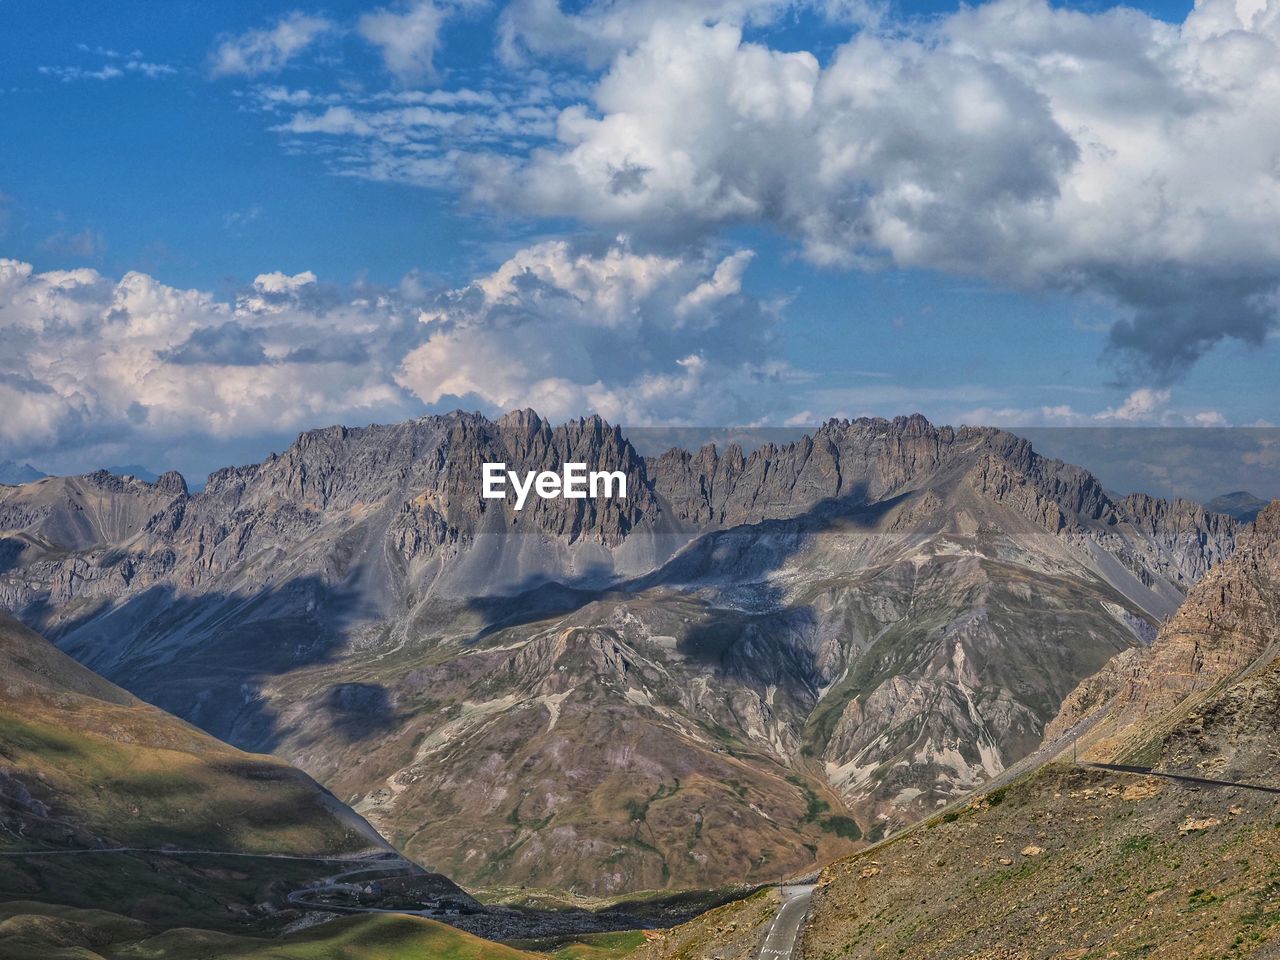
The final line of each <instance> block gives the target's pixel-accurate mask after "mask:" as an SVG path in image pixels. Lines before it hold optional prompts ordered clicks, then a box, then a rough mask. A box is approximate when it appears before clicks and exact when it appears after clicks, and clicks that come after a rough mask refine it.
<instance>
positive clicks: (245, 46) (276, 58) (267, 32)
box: [209, 11, 334, 77]
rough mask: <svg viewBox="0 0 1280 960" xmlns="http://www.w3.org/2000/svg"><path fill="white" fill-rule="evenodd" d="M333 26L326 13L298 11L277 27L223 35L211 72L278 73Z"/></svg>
mask: <svg viewBox="0 0 1280 960" xmlns="http://www.w3.org/2000/svg"><path fill="white" fill-rule="evenodd" d="M333 29H334V25H333V23H332V22H331V21H330V20H328V19H326V18H324V17H319V16H311V15H308V14H304V13H300V12H296V11H295V12H293V13H290V14H288V15H287V16H284V17H282V18H281V19H280V20H278V21H277V22H276V24H275V26H273V27H270V28H265V29H254V30H246V31H245V32H244V33H241V34H237V35H235V36H229V37H224V38H222V40H221V41H220V42H219V43H218V45H217V47H216V48H215V49H214V51H213V53H212V55H211V57H210V67H209V72H210V73H211V74H212V75H213V76H215V77H230V76H246V77H256V76H259V75H261V74H265V73H277V72H279V71H280V70H282V69H284V67H285V66H286V65H287V64H288V63H289V61H290V60H292V59H293V58H294V57H296V56H297V55H298V54H300V53H302V52H303V51H304V50H306V49H307V48H308V47H309V46H311V45H312V44H313V43H315V41H316V40H318V39H319V38H320V37H321V36H323V35H324V34H326V33H329V32H330V31H331V30H333Z"/></svg>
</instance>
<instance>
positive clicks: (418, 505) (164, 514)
mask: <svg viewBox="0 0 1280 960" xmlns="http://www.w3.org/2000/svg"><path fill="white" fill-rule="evenodd" d="M496 461H504V462H507V463H508V464H509V466H510V467H511V468H512V469H519V470H542V469H551V470H557V471H558V470H559V469H560V467H561V465H562V464H563V463H564V462H565V461H573V462H582V463H586V464H587V465H588V468H589V469H608V470H620V471H622V472H624V473H625V474H626V475H627V477H628V480H629V490H630V496H629V497H628V498H627V499H626V500H625V501H619V500H612V501H592V500H545V501H544V500H536V501H532V502H531V503H530V505H529V506H528V507H526V508H525V510H523V511H520V512H517V511H515V510H513V509H512V507H511V504H510V503H504V502H499V501H486V500H484V499H483V498H482V497H481V496H480V475H481V470H480V467H481V464H483V463H485V462H496ZM1236 530H1237V526H1236V523H1235V521H1234V520H1232V519H1230V518H1228V517H1225V516H1221V515H1217V514H1212V513H1210V512H1208V511H1206V510H1205V509H1204V508H1203V507H1200V506H1199V505H1197V504H1193V503H1190V502H1188V501H1164V500H1159V499H1156V498H1152V497H1147V496H1145V495H1140V494H1138V495H1133V496H1128V497H1123V498H1113V497H1111V496H1109V495H1108V494H1107V493H1106V492H1105V491H1104V490H1103V488H1102V486H1101V485H1100V484H1099V483H1098V481H1097V480H1096V478H1094V477H1093V476H1092V475H1091V474H1089V473H1088V472H1087V471H1085V470H1083V469H1081V468H1078V467H1073V466H1070V465H1068V464H1064V463H1061V462H1060V461H1055V460H1049V459H1046V458H1043V457H1041V456H1039V455H1038V454H1036V453H1035V452H1034V451H1033V450H1032V449H1031V446H1030V444H1028V443H1027V442H1026V441H1025V440H1022V439H1020V438H1018V437H1016V436H1013V435H1011V434H1009V433H1006V432H1003V431H999V430H994V429H987V428H960V429H953V428H950V427H938V426H934V425H932V424H930V423H929V422H928V421H927V420H925V419H924V418H923V417H919V416H912V417H900V418H897V419H895V420H882V419H860V420H853V421H847V420H833V421H829V422H828V423H826V424H824V425H823V426H822V427H821V428H819V429H818V430H817V431H815V432H814V434H813V435H812V436H809V437H805V438H803V439H802V440H800V441H797V442H795V443H791V444H787V445H785V446H775V445H766V446H764V447H762V448H760V449H758V450H755V451H753V452H752V453H750V454H746V453H744V451H742V450H741V449H739V448H737V447H734V446H730V447H727V448H725V449H723V450H721V449H718V448H716V447H714V446H706V447H703V448H702V449H700V450H697V451H683V450H672V451H669V452H667V453H665V454H663V455H661V456H657V457H643V456H640V455H639V454H638V453H637V451H636V450H635V448H634V447H633V446H632V445H631V443H630V442H629V441H628V440H627V439H626V437H625V436H624V435H623V433H622V431H621V430H620V429H618V428H617V427H615V426H611V425H609V424H607V423H605V422H604V421H603V420H601V419H600V418H598V417H590V418H584V419H580V420H576V421H571V422H570V423H567V424H561V425H559V426H554V425H552V424H550V423H548V422H547V421H545V420H544V419H542V418H541V417H539V416H538V415H537V414H535V413H533V412H532V411H518V412H515V413H511V414H508V415H506V416H504V417H502V418H499V419H498V420H496V421H491V420H488V419H486V418H484V417H481V416H479V415H475V414H463V413H456V414H450V415H447V416H439V417H426V418H421V419H418V420H414V421H409V422H406V423H400V424H391V425H385V426H371V427H366V428H346V427H331V428H326V429H323V430H314V431H308V432H307V433H304V434H302V435H301V436H300V437H299V438H298V440H297V442H295V443H294V444H293V445H292V446H291V447H290V448H289V449H288V450H286V451H284V452H283V453H282V454H280V455H273V456H272V457H269V458H268V459H266V460H265V461H263V462H262V463H260V464H254V465H249V466H245V467H235V468H227V469H225V470H221V471H217V472H215V473H214V474H212V475H211V476H210V478H209V481H208V484H207V486H206V487H205V489H204V490H203V491H202V492H200V493H196V494H192V493H191V492H190V491H188V490H187V488H186V484H185V482H183V480H182V478H181V477H179V476H178V475H176V474H166V475H165V476H163V477H161V478H159V480H158V481H157V482H156V483H154V484H149V483H145V482H143V481H140V480H137V479H125V478H120V477H115V476H112V475H111V474H107V473H99V474H93V475H90V476H87V477H79V478H58V479H55V480H46V481H42V482H41V483H39V484H34V485H29V486H27V487H22V488H16V489H13V490H6V491H4V492H0V531H6V532H5V533H3V535H2V536H0V603H2V604H4V605H5V606H7V607H9V608H10V609H12V610H14V611H15V612H17V613H19V615H21V616H22V617H24V618H26V619H28V620H29V621H30V622H32V623H33V624H36V625H38V626H40V627H42V628H43V629H46V630H47V631H49V632H50V634H51V635H52V636H54V638H55V639H56V640H57V642H58V644H59V645H60V646H61V647H62V648H63V649H65V650H67V651H68V652H70V653H72V654H73V655H75V656H76V657H77V658H78V659H80V660H81V661H82V662H84V663H86V664H88V665H90V666H92V667H93V668H94V669H97V670H99V671H100V672H102V673H103V674H105V675H107V676H108V677H110V678H112V679H113V680H115V681H117V682H119V683H122V684H123V685H125V686H126V687H128V688H129V689H131V690H133V691H135V692H137V693H139V694H141V695H143V696H145V697H146V698H147V699H149V700H151V701H152V702H155V703H158V704H160V705H162V706H165V707H167V708H169V709H171V710H175V711H177V712H179V713H181V714H182V715H183V716H184V717H186V718H187V719H189V720H191V721H192V722H194V723H196V724H198V725H200V726H202V727H204V728H205V729H207V730H210V731H211V732H213V733H215V734H216V735H218V736H220V737H223V738H224V739H228V740H230V741H231V742H234V743H237V744H239V745H242V746H245V747H249V748H252V749H256V750H272V751H276V752H278V753H280V754H281V755H283V756H285V757H288V758H289V759H291V760H293V761H294V762H296V763H298V764H299V765H301V766H302V767H303V768H304V769H306V770H307V771H308V772H310V773H311V774H313V775H314V776H316V777H317V778H318V779H320V780H321V781H322V782H324V783H326V784H327V785H328V786H330V788H331V789H334V790H335V791H336V792H337V793H338V794H339V795H340V796H341V797H343V798H344V799H346V800H348V801H349V802H351V803H352V804H354V805H356V806H357V807H358V809H359V810H360V811H361V812H362V813H364V814H365V815H366V816H367V817H369V818H370V819H371V820H372V821H373V822H374V823H375V825H377V826H378V827H379V828H380V829H382V830H383V831H384V833H386V834H387V835H388V836H391V837H393V838H394V839H396V841H397V843H398V844H399V845H401V846H403V847H404V848H405V849H406V850H407V852H409V853H410V854H411V855H413V856H415V857H417V858H419V859H421V860H423V861H424V862H425V863H427V864H428V865H429V866H432V867H434V868H437V869H441V870H443V871H445V872H448V873H450V874H451V875H453V876H455V877H456V878H458V879H460V880H464V881H469V882H499V881H500V882H519V883H533V884H539V885H547V886H569V885H577V886H578V887H579V888H580V889H582V888H590V889H595V890H599V891H601V892H608V891H618V890H625V889H643V888H652V887H659V886H669V885H690V884H715V883H719V882H721V881H723V880H726V879H741V878H743V877H747V878H752V877H755V878H767V877H769V876H771V875H775V874H776V871H777V870H779V869H786V870H789V869H792V868H800V867H802V866H804V865H805V863H806V862H811V861H812V860H816V859H821V858H827V857H830V856H833V855H835V854H837V853H839V852H842V851H847V850H848V849H851V848H853V847H854V846H856V844H858V843H860V842H863V838H865V837H866V836H873V837H874V836H876V835H878V834H880V833H882V832H884V831H885V830H887V829H890V828H892V827H893V826H894V825H897V824H900V823H903V822H907V821H910V820H912V819H916V818H918V817H920V816H923V815H925V814H927V813H928V811H929V810H931V809H933V808H934V807H935V806H936V805H937V804H938V803H942V802H946V801H947V799H948V798H951V797H953V796H955V795H957V794H958V793H962V792H964V791H966V790H968V789H971V788H972V787H973V786H975V785H977V784H978V783H981V782H982V781H983V780H985V779H986V778H988V777H991V776H993V775H995V774H997V773H998V772H999V771H1000V770H1002V769H1003V768H1004V767H1006V766H1007V765H1008V764H1010V763H1012V762H1013V761H1015V760H1016V759H1018V758H1019V757H1021V756H1023V755H1025V754H1026V753H1028V752H1029V751H1031V750H1032V749H1034V748H1035V746H1036V745H1037V744H1038V743H1039V741H1040V738H1041V736H1042V734H1043V728H1044V725H1045V724H1046V723H1047V722H1049V720H1051V719H1052V718H1053V716H1054V715H1055V714H1056V713H1057V712H1058V709H1059V705H1060V704H1061V701H1062V699H1063V698H1064V697H1065V696H1066V695H1067V694H1068V693H1069V692H1070V691H1071V689H1072V688H1073V687H1075V686H1076V685H1077V684H1078V683H1079V682H1080V681H1081V680H1083V679H1084V678H1085V677H1087V676H1089V675H1091V674H1093V673H1094V672H1095V671H1096V670H1097V669H1098V668H1099V667H1101V666H1102V665H1103V663H1105V662H1106V661H1107V660H1108V659H1110V658H1111V657H1112V656H1114V655H1115V654H1117V653H1118V652H1120V651H1123V650H1125V649H1127V648H1130V647H1135V646H1141V645H1143V644H1145V643H1147V642H1149V641H1150V639H1151V637H1152V636H1154V633H1155V628H1156V625H1157V624H1158V623H1159V621H1160V620H1162V619H1163V618H1164V617H1166V616H1168V615H1169V614H1171V613H1172V612H1173V611H1174V610H1175V609H1176V608H1177V606H1178V605H1179V603H1180V602H1181V600H1182V598H1183V595H1184V594H1185V592H1186V590H1187V589H1189V588H1190V586H1191V585H1192V584H1193V583H1195V582H1196V581H1197V580H1199V579H1200V578H1201V577H1203V576H1204V575H1205V573H1206V572H1207V571H1208V570H1209V569H1210V568H1211V567H1213V566H1214V565H1216V564H1217V563H1219V562H1220V561H1221V560H1222V559H1224V558H1225V557H1227V556H1229V555H1230V554H1231V552H1232V550H1233V549H1234V543H1235V536H1236ZM566 770H569V771H572V772H573V773H572V776H569V777H567V778H566Z"/></svg>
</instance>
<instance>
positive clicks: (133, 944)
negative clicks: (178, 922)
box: [0, 903, 537, 960]
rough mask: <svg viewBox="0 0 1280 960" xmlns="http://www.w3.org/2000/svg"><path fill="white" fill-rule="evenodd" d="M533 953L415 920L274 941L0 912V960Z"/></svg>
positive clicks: (489, 959) (360, 923)
mask: <svg viewBox="0 0 1280 960" xmlns="http://www.w3.org/2000/svg"><path fill="white" fill-rule="evenodd" d="M535 956H537V955H536V954H530V953H525V952H522V951H520V950H515V949H512V948H511V947H504V946H502V945H501V944H496V943H490V942H489V941H487V940H481V939H479V938H478V937H473V936H471V935H469V934H466V933H463V932H462V931H460V930H455V929H454V928H453V927H449V926H445V925H444V924H441V923H436V922H435V921H433V920H423V919H419V918H417V917H404V916H393V915H376V916H367V917H352V918H348V919H342V920H335V921H333V922H331V923H326V924H323V925H322V926H318V927H312V928H311V929H309V930H306V931H303V932H301V933H297V934H293V935H289V936H285V937H276V938H261V937H250V936H237V935H232V934H227V933H218V932H214V931H209V930H200V929H175V930H168V931H166V932H164V933H160V934H155V933H154V932H152V931H151V930H149V929H148V928H147V927H146V926H144V925H143V924H140V923H138V922H137V921H133V920H129V919H127V918H124V917H121V916H118V915H115V914H111V913H107V912H104V911H100V910H74V909H71V908H67V907H54V906H49V905H46V904H36V903H10V904H6V905H3V906H0V960H33V958H36V957H39V958H41V960H214V958H216V960H424V958H430V960H532V958H534V957H535Z"/></svg>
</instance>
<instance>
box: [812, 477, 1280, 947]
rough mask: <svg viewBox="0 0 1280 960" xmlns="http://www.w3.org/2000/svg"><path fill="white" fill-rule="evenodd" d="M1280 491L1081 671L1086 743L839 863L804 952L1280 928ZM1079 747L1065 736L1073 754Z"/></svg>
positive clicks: (1261, 932) (1075, 709)
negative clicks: (1165, 605)
mask: <svg viewBox="0 0 1280 960" xmlns="http://www.w3.org/2000/svg"><path fill="white" fill-rule="evenodd" d="M1278 605H1280V503H1276V504H1273V505H1272V506H1270V507H1268V508H1267V509H1266V510H1264V511H1263V512H1262V514H1261V515H1260V516H1259V518H1258V523H1257V527H1256V529H1255V530H1254V531H1253V532H1252V533H1251V534H1250V535H1249V536H1248V537H1247V538H1246V539H1245V540H1244V542H1243V544H1242V546H1241V547H1240V549H1239V550H1238V551H1237V553H1236V554H1235V556H1233V557H1232V558H1231V559H1230V560H1228V561H1226V562H1224V563H1223V564H1222V565H1221V566H1219V567H1217V568H1216V569H1215V570H1213V571H1211V572H1210V574H1209V575H1208V576H1207V577H1206V578H1205V579H1204V580H1203V581H1202V582H1201V583H1200V584H1199V585H1198V586H1196V587H1195V588H1194V589H1193V590H1192V592H1191V594H1190V595H1189V597H1188V598H1187V601H1186V603H1185V604H1184V605H1183V607H1182V609H1181V610H1180V611H1179V613H1178V614H1177V616H1175V617H1174V618H1172V619H1171V620H1170V621H1169V622H1168V623H1167V624H1166V625H1165V626H1164V628H1163V629H1162V630H1161V632H1160V635H1159V637H1158V639H1157V640H1156V642H1155V643H1154V644H1153V646H1152V647H1151V648H1150V649H1149V650H1146V651H1138V652H1131V653H1126V654H1124V655H1122V656H1120V657H1118V658H1117V659H1116V660H1115V661H1113V662H1112V664H1110V665H1108V667H1107V668H1106V669H1105V670H1104V671H1103V672H1102V673H1101V674H1100V676H1099V677H1098V678H1094V679H1091V680H1090V681H1087V682H1086V683H1084V684H1082V685H1081V686H1080V687H1079V688H1077V690H1076V692H1075V694H1073V696H1072V698H1071V700H1070V701H1069V702H1068V704H1067V706H1066V708H1065V712H1064V716H1063V717H1061V718H1059V720H1058V721H1057V722H1056V723H1055V725H1054V726H1053V727H1052V728H1051V732H1052V730H1062V729H1067V728H1069V727H1071V726H1074V725H1075V724H1077V723H1079V722H1080V721H1081V720H1082V719H1084V718H1087V717H1088V716H1089V715H1090V714H1093V715H1095V716H1096V717H1097V718H1098V719H1097V720H1096V725H1095V726H1094V727H1093V728H1092V730H1090V731H1089V732H1087V733H1086V734H1085V735H1084V737H1082V740H1081V752H1082V754H1084V755H1085V756H1087V757H1089V758H1090V759H1093V760H1097V761H1103V762H1128V763H1134V762H1135V761H1137V760H1140V761H1143V762H1145V763H1146V764H1148V765H1150V766H1151V767H1152V768H1154V769H1155V770H1157V771H1160V772H1172V773H1173V774H1175V775H1177V774H1185V775H1188V776H1194V777H1199V778H1205V779H1210V780H1218V781H1228V782H1231V783H1238V784H1249V785H1257V786H1264V787H1270V788H1273V791H1272V792H1267V791H1264V790H1258V789H1252V788H1250V787H1247V786H1231V785H1214V784H1209V783H1204V782H1202V781H1199V780H1179V779H1177V778H1176V776H1175V777H1173V778H1168V777H1156V776H1146V775H1142V774H1134V773H1124V772H1118V771H1114V770H1103V769H1097V768H1093V767H1088V766H1076V765H1073V764H1072V763H1070V762H1069V760H1067V759H1062V760H1058V761H1055V762H1052V763H1050V764H1048V765H1047V766H1045V767H1043V768H1042V769H1040V770H1038V771H1036V772H1035V773H1033V774H1031V775H1029V776H1027V777H1025V778H1023V779H1021V780H1018V781H1016V782H1014V783H1012V784H1011V785H1009V786H1006V787H1002V788H1000V789H998V790H996V791H994V792H992V793H989V794H987V795H985V796H980V797H978V798H977V799H975V800H973V801H971V802H969V803H967V804H965V805H964V806H962V807H959V808H955V809H952V810H951V811H949V812H947V813H945V814H943V815H941V816H936V817H933V818H931V819H930V820H928V821H926V822H925V823H923V824H921V825H919V826H917V827H915V828H913V829H911V830H909V831H907V832H905V833H903V834H901V835H900V836H898V837H896V838H894V839H893V840H891V841H889V842H886V843H884V844H881V845H879V846H877V847H874V848H872V849H870V850H868V851H866V852H864V853H861V854H859V855H857V856H855V857H852V858H848V859H845V860H842V861H840V862H838V863H836V864H834V865H832V866H831V867H829V868H828V869H827V870H826V871H824V872H823V875H822V878H821V881H820V887H819V890H818V892H817V893H816V894H815V897H814V900H813V907H812V910H811V913H810V917H809V921H808V922H807V924H806V926H805V928H804V933H803V938H802V942H801V945H800V951H799V955H800V956H802V957H803V958H804V960H818V958H823V960H825V958H836V957H841V958H856V957H864V956H865V957H872V956H884V955H888V956H901V957H920V958H980V957H981V958H1015V957H1016V958H1023V957H1027V958H1032V957H1034V958H1039V957H1046V958H1047V957H1058V958H1068V957H1070V958H1081V960H1083V958H1086V957H1139V956H1152V957H1155V956H1158V957H1161V958H1166V957H1168V958H1173V960H1181V958H1224V957H1244V956H1255V955H1256V956H1265V955H1271V954H1269V953H1268V951H1269V950H1274V949H1275V948H1276V946H1277V945H1278V944H1280V818H1278V815H1280V780H1278V779H1277V776H1276V772H1277V770H1280V764H1278V763H1277V761H1278V760H1280V659H1277V653H1278V651H1277V647H1276V639H1277V636H1278V635H1280V634H1278V633H1277V620H1276V610H1277V606H1278ZM1069 756H1070V753H1069V752H1068V754H1067V757H1069Z"/></svg>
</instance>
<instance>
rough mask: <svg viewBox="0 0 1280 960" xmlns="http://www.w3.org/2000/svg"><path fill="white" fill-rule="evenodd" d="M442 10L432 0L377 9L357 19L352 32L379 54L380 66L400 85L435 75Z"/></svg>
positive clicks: (442, 23) (444, 12)
mask: <svg viewBox="0 0 1280 960" xmlns="http://www.w3.org/2000/svg"><path fill="white" fill-rule="evenodd" d="M447 16H448V11H447V10H446V8H444V7H441V6H437V5H436V4H435V3H434V2H433V0H413V2H410V3H405V4H402V5H401V6H400V7H399V8H395V9H387V8H381V9H378V10H375V11H373V12H372V13H366V14H364V15H363V16H361V17H360V20H359V22H358V23H357V25H356V29H357V30H358V31H359V33H360V35H361V36H362V37H364V38H365V39H366V40H368V41H369V42H370V43H372V44H373V45H374V46H376V47H377V48H378V49H379V51H381V53H382V59H383V62H384V63H385V64H386V67H387V69H388V70H389V71H391V74H392V75H393V76H394V77H395V78H396V79H397V80H399V81H400V82H401V83H406V84H407V83H416V82H418V81H420V80H426V79H429V78H431V77H433V76H434V75H435V66H434V63H433V61H434V59H435V55H436V49H437V47H438V46H439V43H440V28H441V27H442V26H443V25H444V21H445V19H446V17H447Z"/></svg>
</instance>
